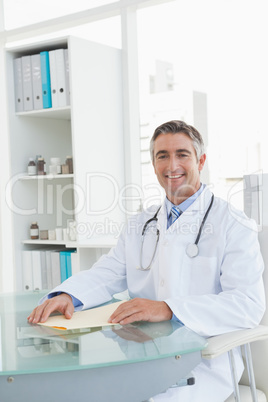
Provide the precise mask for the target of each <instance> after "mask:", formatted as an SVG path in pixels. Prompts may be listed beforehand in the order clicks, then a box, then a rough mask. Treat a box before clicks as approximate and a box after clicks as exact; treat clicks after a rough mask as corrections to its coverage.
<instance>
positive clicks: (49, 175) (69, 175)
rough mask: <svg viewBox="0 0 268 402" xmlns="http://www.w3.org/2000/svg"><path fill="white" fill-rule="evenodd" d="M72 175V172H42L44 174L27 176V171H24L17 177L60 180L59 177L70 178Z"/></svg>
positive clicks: (21, 178)
mask: <svg viewBox="0 0 268 402" xmlns="http://www.w3.org/2000/svg"><path fill="white" fill-rule="evenodd" d="M73 177H74V175H73V174H44V175H41V174H40V175H39V176H38V175H36V176H29V175H27V173H24V174H23V176H21V177H20V178H19V180H46V179H47V180H61V179H72V178H73Z"/></svg>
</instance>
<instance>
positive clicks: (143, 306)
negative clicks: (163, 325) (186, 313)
mask: <svg viewBox="0 0 268 402" xmlns="http://www.w3.org/2000/svg"><path fill="white" fill-rule="evenodd" d="M171 318H172V311H171V309H170V308H169V306H168V305H167V304H166V303H165V302H164V301H153V300H148V299H139V298H136V299H132V300H129V301H127V302H125V303H122V304H121V305H120V306H119V307H118V308H117V309H116V310H115V312H114V313H113V314H112V315H111V317H110V318H109V322H113V323H118V324H121V325H125V324H130V323H132V322H135V321H149V322H159V321H166V320H171Z"/></svg>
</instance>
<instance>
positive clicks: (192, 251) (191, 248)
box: [186, 243, 199, 258]
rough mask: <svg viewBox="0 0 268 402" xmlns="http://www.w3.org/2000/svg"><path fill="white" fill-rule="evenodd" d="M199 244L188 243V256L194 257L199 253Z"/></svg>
mask: <svg viewBox="0 0 268 402" xmlns="http://www.w3.org/2000/svg"><path fill="white" fill-rule="evenodd" d="M198 252H199V250H198V245H197V244H195V243H191V244H188V246H187V248H186V254H187V255H188V257H190V258H194V257H196V256H197V255H198Z"/></svg>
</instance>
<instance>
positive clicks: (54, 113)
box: [16, 106, 71, 120]
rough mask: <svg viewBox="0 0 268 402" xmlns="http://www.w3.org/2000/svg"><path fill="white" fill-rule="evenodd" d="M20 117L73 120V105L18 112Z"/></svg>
mask: <svg viewBox="0 0 268 402" xmlns="http://www.w3.org/2000/svg"><path fill="white" fill-rule="evenodd" d="M16 116H19V117H38V118H40V117H44V118H49V119H61V120H71V106H65V107H61V108H56V109H55V108H54V109H53V108H48V109H40V110H31V111H29V112H19V113H16Z"/></svg>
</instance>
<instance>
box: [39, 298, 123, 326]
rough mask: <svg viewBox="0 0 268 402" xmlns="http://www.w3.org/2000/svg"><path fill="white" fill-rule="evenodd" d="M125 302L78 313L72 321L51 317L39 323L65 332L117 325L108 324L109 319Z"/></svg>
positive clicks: (56, 316) (61, 317) (63, 317)
mask: <svg viewBox="0 0 268 402" xmlns="http://www.w3.org/2000/svg"><path fill="white" fill-rule="evenodd" d="M125 301H126V300H123V301H120V302H116V303H111V304H107V305H105V306H101V307H96V308H92V309H89V310H83V311H76V312H75V313H74V314H73V316H72V318H71V319H67V318H65V316H64V315H54V316H51V317H49V318H48V319H47V321H46V322H44V323H41V322H39V323H38V324H39V325H42V326H45V327H50V328H55V329H60V330H63V331H64V330H70V329H72V330H73V329H81V328H96V327H104V326H109V325H115V324H114V323H110V322H108V319H109V318H110V316H111V315H112V313H113V312H114V311H115V310H116V309H117V307H118V306H119V305H120V304H122V303H124V302H125Z"/></svg>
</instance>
